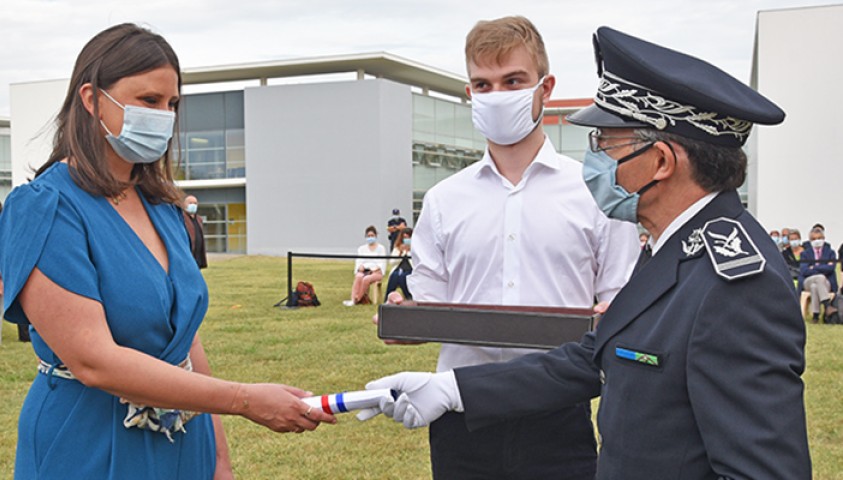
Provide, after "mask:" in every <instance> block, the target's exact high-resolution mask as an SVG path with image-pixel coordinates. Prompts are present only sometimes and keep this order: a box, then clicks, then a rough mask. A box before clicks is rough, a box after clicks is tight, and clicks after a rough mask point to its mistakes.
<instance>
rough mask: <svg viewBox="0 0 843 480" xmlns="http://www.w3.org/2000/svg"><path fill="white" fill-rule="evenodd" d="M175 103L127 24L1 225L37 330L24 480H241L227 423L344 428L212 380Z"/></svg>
mask: <svg viewBox="0 0 843 480" xmlns="http://www.w3.org/2000/svg"><path fill="white" fill-rule="evenodd" d="M180 90H181V73H180V69H179V63H178V59H177V57H176V55H175V53H174V52H173V50H172V48H171V47H170V46H169V44H167V42H166V41H165V40H164V39H163V38H162V37H160V36H159V35H156V34H153V33H151V32H150V31H148V30H146V29H143V28H140V27H138V26H136V25H132V24H123V25H118V26H115V27H112V28H109V29H107V30H105V31H103V32H101V33H100V34H98V35H97V36H95V37H94V38H93V39H91V40H90V41H89V42H88V44H87V45H86V46H85V47H84V48H83V50H82V52H81V53H80V54H79V57H78V58H77V61H76V65H75V67H74V71H73V76H72V78H71V81H70V87H69V90H68V93H67V98H66V99H65V102H64V104H63V106H62V108H61V110H60V112H59V114H58V117H57V120H56V134H55V139H54V143H53V152H52V154H51V155H50V157H49V159H48V161H47V163H46V164H45V165H44V166H42V167H41V168H40V169H39V170H38V171H37V172H36V175H35V179H34V180H33V181H32V182H31V183H29V184H27V185H23V186H21V187H18V188H17V189H15V190H14V191H13V192H12V193H11V195H10V196H9V198H8V200H7V202H6V208H5V209H4V211H3V214H2V215H0V252H2V253H0V272H2V275H3V279H4V281H5V308H6V313H5V317H6V319H7V320H9V321H12V322H15V323H19V324H21V323H22V324H27V323H29V324H31V326H32V329H31V334H32V345H33V348H34V349H35V353H36V354H37V356H38V359H39V361H40V363H39V367H38V370H39V372H40V373H39V374H38V375H37V376H36V378H35V380H34V382H33V384H32V387H31V388H30V391H29V394H28V395H27V398H26V401H25V402H24V405H23V408H22V410H21V414H20V420H19V425H18V445H17V455H16V461H15V478H16V479H34V478H38V479H63V480H67V479H120V480H126V479H130V480H132V479H161V478H172V479H203V480H204V479H211V478H215V479H223V478H231V477H232V472H231V465H230V461H229V458H228V451H227V447H226V442H225V434H224V432H223V429H222V424H221V423H220V421H219V418H218V415H217V414H236V415H242V416H244V417H246V418H248V419H250V420H252V421H254V422H256V423H259V424H261V425H264V426H266V427H268V428H270V429H272V430H274V431H279V432H298V433H300V432H302V431H304V430H313V429H315V428H316V427H317V426H318V424H319V423H320V422H331V423H333V422H334V421H335V419H334V417H333V416H330V415H327V414H325V413H323V412H321V411H320V410H319V409H317V410H315V411H312V409H311V408H309V407H308V406H307V405H306V404H305V403H304V402H302V401H301V400H300V398H301V397H303V396H305V395H306V394H307V392H303V391H302V390H299V389H296V388H294V387H289V386H285V385H275V384H242V383H235V382H228V381H224V380H220V379H215V378H213V377H212V376H211V372H210V368H209V366H208V360H207V358H206V356H205V352H204V350H203V348H202V343H201V341H200V339H199V337H198V335H197V331H198V329H199V325H200V323H201V322H202V319H203V317H204V315H205V312H206V310H207V305H208V292H207V288H206V286H205V282H204V280H203V278H202V275H201V274H200V273H199V269H198V268H197V267H196V263H195V262H194V261H193V257H192V256H191V254H190V251H189V247H188V237H187V232H186V230H185V228H184V223H183V222H182V218H181V213H180V211H179V210H178V208H177V207H176V206H175V205H177V204H178V203H179V200H180V195H179V192H178V190H177V189H176V187H175V186H174V184H173V180H172V173H171V163H170V158H171V156H170V148H171V136H172V134H173V129H174V123H175V113H176V110H177V106H178V100H179V94H180ZM191 412H205V413H202V414H194V413H191ZM209 414H214V415H209Z"/></svg>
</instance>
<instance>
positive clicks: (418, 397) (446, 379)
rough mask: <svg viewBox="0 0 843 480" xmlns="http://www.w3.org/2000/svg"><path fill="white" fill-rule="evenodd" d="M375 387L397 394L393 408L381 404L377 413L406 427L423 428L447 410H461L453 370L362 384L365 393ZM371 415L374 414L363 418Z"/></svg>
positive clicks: (396, 376)
mask: <svg viewBox="0 0 843 480" xmlns="http://www.w3.org/2000/svg"><path fill="white" fill-rule="evenodd" d="M376 388H391V389H393V390H396V391H398V392H399V393H400V395H399V397H398V399H397V400H395V404H394V405H391V404H389V402H381V403H383V405H381V408H380V410H381V412H382V413H383V414H384V415H386V416H388V417H392V419H393V420H395V421H396V422H401V423H403V424H404V426H405V427H407V428H418V427H425V426H427V425H429V424H430V422H432V421H434V420H436V419H437V418H439V417H441V416H442V415H443V414H444V413H445V412H448V411H452V410H453V411H457V412H462V411H463V405H462V399H461V398H460V392H459V388H458V387H457V379H456V377H454V371H453V370H449V371H447V372H440V373H423V372H404V373H398V374H395V375H391V376H388V377H384V378H381V379H379V380H375V381H373V382H369V383H368V384H366V389H367V390H372V389H376ZM368 413H371V412H368ZM374 415H377V412H375V413H374V414H371V415H368V417H366V418H371V417H373V416H374ZM361 416H364V415H363V412H360V414H359V415H358V418H361ZM361 420H362V418H361Z"/></svg>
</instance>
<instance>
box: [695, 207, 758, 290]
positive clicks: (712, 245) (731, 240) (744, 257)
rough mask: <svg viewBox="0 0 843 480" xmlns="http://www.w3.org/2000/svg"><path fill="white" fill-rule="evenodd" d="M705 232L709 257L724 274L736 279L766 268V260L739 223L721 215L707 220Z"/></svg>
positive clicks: (704, 239)
mask: <svg viewBox="0 0 843 480" xmlns="http://www.w3.org/2000/svg"><path fill="white" fill-rule="evenodd" d="M702 232H703V234H702V237H703V238H702V240H703V242H705V247H706V251H708V256H709V258H710V259H711V263H712V264H713V265H714V270H715V271H716V272H717V274H718V275H720V276H721V277H723V278H725V279H726V280H735V279H738V278H743V277H747V276H750V275H755V274H756V273H761V271H762V270H764V265H765V264H766V263H767V259H765V258H764V256H763V255H761V252H759V251H758V248H757V247H756V246H755V243H754V242H753V241H752V239H751V238H749V235H747V233H746V230H744V228H743V225H741V224H740V223H739V222H737V221H735V220H732V219H731V218H725V217H720V218H717V219H714V220H710V221H709V222H708V223H706V224H705V225H704V226H703V228H702Z"/></svg>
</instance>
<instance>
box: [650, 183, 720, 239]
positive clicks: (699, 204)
mask: <svg viewBox="0 0 843 480" xmlns="http://www.w3.org/2000/svg"><path fill="white" fill-rule="evenodd" d="M719 193H720V192H712V193H709V194H708V195H705V196H704V197H702V198H701V199H699V200H697V201H696V202H694V203H693V204H692V205H691V206H690V207H688V208H686V209H685V211H684V212H682V213H680V214H679V216H678V217H676V218H674V219H673V221H672V222H670V225H668V226H667V228H665V229H664V231H663V232H662V234H661V236H660V237H659V239H658V241H657V242H656V244H655V245H653V255H655V254H656V252H658V251H659V249H661V248H662V245H664V244H665V242H666V241H668V240H670V237H671V235H673V234H674V233H676V231H677V230H679V229H680V228H681V227H682V226H683V225H685V224H686V223H687V222H688V220H690V219H691V218H693V217H694V215H696V214H697V213H699V211H700V210H702V209H703V208H705V206H706V205H708V204H709V203H710V202H711V201H712V200H714V197H716V196H717V195H718V194H719Z"/></svg>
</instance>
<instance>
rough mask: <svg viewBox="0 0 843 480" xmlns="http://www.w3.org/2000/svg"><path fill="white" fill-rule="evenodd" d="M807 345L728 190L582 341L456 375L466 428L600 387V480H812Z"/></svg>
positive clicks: (778, 272) (757, 235) (756, 234)
mask: <svg viewBox="0 0 843 480" xmlns="http://www.w3.org/2000/svg"><path fill="white" fill-rule="evenodd" d="M703 227H705V229H704V230H703ZM747 237H749V238H747ZM750 239H751V240H750ZM717 269H720V270H721V274H722V275H721V274H718V271H717ZM804 346H805V325H804V321H803V319H802V316H801V314H800V311H799V304H798V301H797V299H796V296H795V293H794V290H793V283H792V280H791V277H790V273H789V272H788V269H787V266H786V265H785V262H784V259H783V258H782V256H781V254H780V253H779V252H778V249H777V248H776V246H775V245H774V244H773V243H772V242H771V241H770V239H769V236H768V235H767V232H766V231H765V230H764V229H763V228H762V227H761V226H760V225H759V224H758V222H757V221H756V220H755V219H754V218H752V216H751V215H750V214H749V213H747V212H746V211H745V210H744V208H743V207H742V206H741V204H740V200H739V198H738V195H737V193H736V192H734V191H729V192H724V193H721V194H720V195H718V196H717V197H716V198H715V199H714V200H712V201H711V202H710V203H709V204H708V205H706V206H705V208H703V210H702V211H700V212H699V213H698V214H697V215H696V216H694V217H693V218H692V219H691V220H689V221H688V222H687V223H686V224H685V225H684V226H682V227H681V228H680V229H679V230H678V231H677V232H676V233H675V234H674V235H673V236H672V237H671V238H669V239H668V240H667V241H666V242H665V244H664V245H663V246H662V247H661V249H660V250H659V251H658V253H657V254H656V255H655V256H654V257H653V258H652V259H651V260H650V261H649V262H648V263H647V264H645V265H644V267H643V268H642V269H641V270H640V271H638V272H637V273H635V274H634V275H633V277H632V278H631V279H630V281H629V283H628V284H627V285H626V286H625V287H624V288H623V289H622V290H621V291H620V293H619V294H618V295H617V297H615V299H614V301H613V302H612V304H611V306H610V307H609V310H608V311H607V312H606V314H605V315H604V316H603V318H602V320H601V321H600V323H599V326H598V328H597V330H596V331H595V332H593V333H590V334H588V335H586V336H585V337H584V338H583V340H582V341H581V342H580V343H569V344H565V345H563V346H561V347H559V348H557V349H555V350H552V351H551V352H549V353H547V354H533V355H528V356H525V357H522V358H519V359H516V360H513V361H511V362H508V363H498V364H489V365H480V366H475V367H466V368H461V369H457V370H456V371H455V373H456V378H457V383H458V384H459V389H460V394H461V396H462V400H463V404H464V406H465V417H466V423H467V424H468V427H469V429H472V430H474V429H478V428H481V427H483V426H486V425H490V424H493V423H496V422H499V421H501V420H504V419H511V418H517V417H521V416H525V415H531V414H538V413H544V412H548V411H553V410H555V409H559V408H563V407H565V406H568V405H573V404H575V403H578V402H582V401H583V400H585V399H588V398H591V397H594V396H597V395H600V396H601V400H600V411H599V413H598V419H597V421H598V428H599V430H600V434H601V442H602V448H601V452H600V458H599V462H598V473H597V478H598V479H601V480H607V479H612V480H614V479H624V480H634V479H648V480H649V479H654V478H657V479H671V480H687V479H691V480H698V479H715V480H716V479H721V478H723V479H727V478H728V479H754V480H759V479H764V480H771V479H787V480H802V479H806V480H807V479H810V478H811V461H810V456H809V452H808V441H807V431H806V426H805V407H804V403H803V390H804V388H803V384H802V380H801V374H802V372H803V370H804V368H805V358H804Z"/></svg>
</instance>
